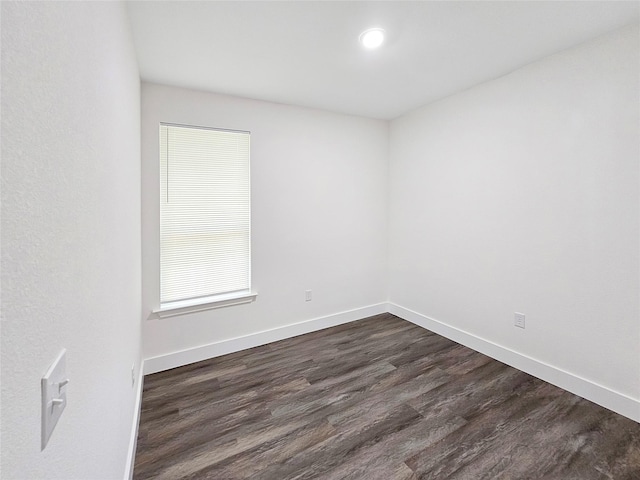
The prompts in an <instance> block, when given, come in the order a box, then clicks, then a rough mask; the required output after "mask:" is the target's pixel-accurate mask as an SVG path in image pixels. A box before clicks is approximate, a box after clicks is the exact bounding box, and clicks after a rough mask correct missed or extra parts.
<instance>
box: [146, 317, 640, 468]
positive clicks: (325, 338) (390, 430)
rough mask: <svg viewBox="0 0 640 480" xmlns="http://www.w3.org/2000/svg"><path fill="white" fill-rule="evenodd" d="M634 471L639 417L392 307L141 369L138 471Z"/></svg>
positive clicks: (639, 463) (639, 460)
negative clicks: (188, 361)
mask: <svg viewBox="0 0 640 480" xmlns="http://www.w3.org/2000/svg"><path fill="white" fill-rule="evenodd" d="M312 478H313V479H327V480H328V479H332V480H333V479H336V480H337V479H367V480H376V479H381V480H382V479H384V480H395V479H398V480H404V479H438V480H440V479H451V480H453V479H470V480H478V479H492V480H493V479H504V480H506V479H548V480H551V479H554V480H555V479H557V480H590V479H615V480H639V479H640V424H638V423H636V422H633V421H632V420H629V419H627V418H625V417H623V416H620V415H617V414H615V413H613V412H611V411H609V410H606V409H604V408H602V407H599V406H597V405H595V404H593V403H591V402H588V401H587V400H584V399H582V398H580V397H577V396H575V395H572V394H570V393H568V392H566V391H564V390H561V389H559V388H557V387H554V386H552V385H550V384H548V383H545V382H543V381H541V380H538V379H536V378H534V377H531V376H530V375H527V374H525V373H522V372H520V371H518V370H516V369H514V368H511V367H508V366H506V365H504V364H502V363H500V362H497V361H495V360H492V359H490V358H489V357H486V356H484V355H482V354H479V353H477V352H474V351H473V350H470V349H468V348H466V347H463V346H461V345H458V344H456V343H454V342H452V341H450V340H447V339H445V338H443V337H441V336H439V335H436V334H434V333H432V332H429V331H427V330H424V329H422V328H419V327H416V326H414V325H412V324H410V323H408V322H405V321H404V320H401V319H398V318H397V317H394V316H393V315H390V314H383V315H377V316H375V317H371V318H368V319H365V320H361V321H358V322H353V323H350V324H347V325H342V326H339V327H334V328H330V329H327V330H322V331H320V332H314V333H311V334H308V335H303V336H300V337H296V338H292V339H288V340H283V341H280V342H276V343H272V344H269V345H265V346H262V347H257V348H253V349H251V350H247V351H243V352H238V353H234V354H231V355H226V356H224V357H218V358H214V359H211V360H207V361H204V362H199V363H196V364H192V365H187V366H184V367H180V368H176V369H173V370H169V371H166V372H161V373H157V374H154V375H149V376H147V377H145V381H144V392H143V399H142V413H141V422H140V429H139V436H138V449H137V454H136V461H135V470H134V479H135V480H144V479H157V480H163V479H170V480H178V479H220V480H231V479H256V480H261V479H265V480H285V479H299V480H302V479H312Z"/></svg>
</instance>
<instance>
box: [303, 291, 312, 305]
mask: <svg viewBox="0 0 640 480" xmlns="http://www.w3.org/2000/svg"><path fill="white" fill-rule="evenodd" d="M304 301H305V302H310V301H311V290H305V291H304Z"/></svg>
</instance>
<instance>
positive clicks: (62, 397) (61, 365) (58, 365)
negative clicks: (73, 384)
mask: <svg viewBox="0 0 640 480" xmlns="http://www.w3.org/2000/svg"><path fill="white" fill-rule="evenodd" d="M66 353H67V351H66V350H64V349H63V350H62V352H60V354H59V355H58V358H56V360H55V361H54V362H53V363H52V364H51V366H50V367H49V370H47V373H45V374H44V377H42V379H41V386H42V444H41V448H42V450H44V448H45V447H46V446H47V442H48V441H49V438H50V437H51V432H53V429H54V428H55V426H56V424H57V423H58V419H59V418H60V415H62V412H63V411H64V409H65V407H66V406H67V387H66V385H67V383H69V380H68V379H67V357H66Z"/></svg>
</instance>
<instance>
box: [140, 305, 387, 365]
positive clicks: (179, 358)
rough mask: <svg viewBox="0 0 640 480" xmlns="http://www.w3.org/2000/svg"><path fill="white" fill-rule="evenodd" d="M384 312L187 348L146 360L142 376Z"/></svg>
mask: <svg viewBox="0 0 640 480" xmlns="http://www.w3.org/2000/svg"><path fill="white" fill-rule="evenodd" d="M386 312H387V303H386V302H385V303H378V304H376V305H369V306H367V307H362V308H356V309H354V310H348V311H346V312H340V313H336V314H333V315H327V316H325V317H320V318H314V319H311V320H306V321H304V322H299V323H293V324H290V325H285V326H283V327H278V328H274V329H271V330H264V331H262V332H256V333H252V334H250V335H245V336H242V337H236V338H230V339H229V340H222V341H220V342H216V343H210V344H208V345H202V346H200V347H194V348H189V349H187V350H181V351H178V352H173V353H169V354H166V355H160V356H158V357H152V358H148V359H146V360H145V362H144V373H145V375H148V374H150V373H156V372H161V371H163V370H169V369H170V368H175V367H180V366H182V365H187V364H189V363H194V362H200V361H202V360H207V359H209V358H213V357H219V356H221V355H227V354H228V353H233V352H239V351H240V350H246V349H247V348H253V347H258V346H260V345H265V344H267V343H271V342H277V341H278V340H284V339H285V338H291V337H297V336H298V335H303V334H305V333H310V332H315V331H317V330H323V329H325V328H329V327H335V326H336V325H341V324H343V323H349V322H353V321H355V320H360V319H362V318H367V317H370V316H372V315H378V314H380V313H386Z"/></svg>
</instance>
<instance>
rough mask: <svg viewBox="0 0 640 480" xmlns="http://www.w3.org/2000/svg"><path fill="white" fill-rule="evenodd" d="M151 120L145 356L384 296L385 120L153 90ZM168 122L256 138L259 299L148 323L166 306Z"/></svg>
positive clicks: (145, 145)
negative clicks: (163, 191)
mask: <svg viewBox="0 0 640 480" xmlns="http://www.w3.org/2000/svg"><path fill="white" fill-rule="evenodd" d="M142 121H143V123H142V169H143V242H142V244H143V298H142V305H143V316H144V320H143V323H144V343H145V348H144V353H145V358H149V357H154V356H159V355H164V354H169V353H173V352H175V351H178V350H183V349H187V348H191V347H198V346H201V345H206V344H210V343H213V342H217V341H221V340H226V339H230V338H234V337H238V336H242V335H249V334H252V333H256V332H261V331H264V330H269V329H273V328H276V327H281V326H285V325H288V324H292V323H295V322H301V321H304V320H309V319H313V318H317V317H321V316H325V315H332V314H337V313H340V312H343V311H346V310H351V309H355V308H361V307H366V306H369V305H372V304H377V303H380V302H384V301H385V300H386V291H385V290H386V259H387V256H386V255H387V250H386V247H387V240H386V232H387V223H386V222H387V217H386V204H387V194H386V192H387V152H388V141H387V138H388V137H387V133H388V130H387V129H388V123H387V122H384V121H379V120H370V119H365V118H361V117H353V116H347V115H340V114H335V113H329V112H324V111H320V110H313V109H308V108H301V107H292V106H286V105H279V104H274V103H268V102H259V101H255V100H248V99H242V98H237V97H230V96H224V95H216V94H211V93H205V92H198V91H193V90H187V89H182V88H175V87H166V86H160V85H155V84H148V83H143V86H142ZM161 121H162V122H173V123H183V124H191V125H202V126H209V127H220V128H229V129H238V130H249V131H251V205H252V207H251V208H252V227H251V228H252V232H251V237H252V255H253V258H252V263H253V265H252V283H253V287H254V289H255V290H256V291H257V292H258V298H257V300H256V302H254V303H252V304H249V305H240V306H233V307H228V308H221V309H216V310H209V311H206V312H200V313H194V314H190V315H183V316H179V317H173V318H164V319H160V320H147V319H146V318H147V317H148V316H149V313H150V312H151V310H153V309H155V308H157V307H158V306H159V266H158V258H159V240H158V229H159V225H158V218H159V214H158V209H159V200H158V199H159V191H158V190H159V177H158V171H159V167H158V124H159V122H161ZM307 289H311V290H312V291H313V300H312V301H311V302H305V301H304V292H305V290H307Z"/></svg>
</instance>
